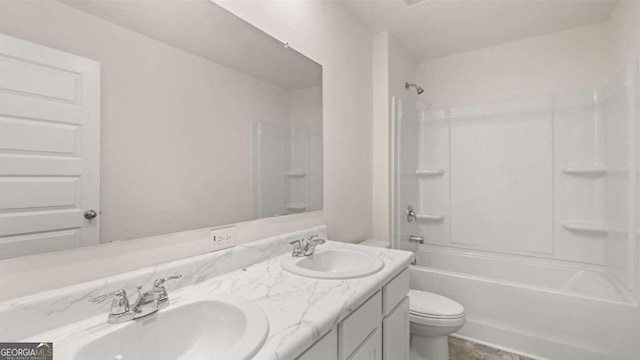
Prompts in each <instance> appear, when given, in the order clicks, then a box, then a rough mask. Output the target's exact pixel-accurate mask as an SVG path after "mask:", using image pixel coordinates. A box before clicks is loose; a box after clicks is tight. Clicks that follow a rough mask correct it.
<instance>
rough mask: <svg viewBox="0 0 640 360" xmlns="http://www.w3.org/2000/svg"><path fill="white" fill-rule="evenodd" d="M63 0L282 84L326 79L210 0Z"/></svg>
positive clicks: (295, 86) (317, 67)
mask: <svg viewBox="0 0 640 360" xmlns="http://www.w3.org/2000/svg"><path fill="white" fill-rule="evenodd" d="M62 1H63V2H64V3H66V4H68V5H70V6H73V7H75V8H77V9H80V10H82V11H85V12H87V13H90V14H92V15H95V16H97V17H100V18H102V19H104V20H107V21H109V22H112V23H115V24H118V25H120V26H123V27H125V28H128V29H130V30H133V31H135V32H138V33H140V34H143V35H146V36H148V37H150V38H153V39H156V40H158V41H161V42H163V43H165V44H168V45H171V46H173V47H176V48H178V49H181V50H184V51H187V52H189V53H192V54H194V55H197V56H200V57H203V58H205V59H207V60H210V61H213V62H216V63H218V64H221V65H224V66H226V67H229V68H232V69H235V70H237V71H239V72H241V73H244V74H247V75H250V76H252V77H255V78H258V79H261V80H263V81H266V82H269V83H271V84H274V85H276V86H278V87H281V88H283V89H287V90H297V89H304V88H308V87H311V86H314V85H318V84H321V83H322V67H321V66H320V65H319V64H317V63H315V62H313V61H312V60H310V59H308V58H307V57H305V56H304V55H301V54H300V53H298V52H296V51H294V50H293V49H291V48H285V47H284V46H283V44H282V43H280V42H279V41H278V40H276V39H274V38H273V37H271V36H269V35H267V34H266V33H264V32H262V31H261V30H259V29H258V28H256V27H254V26H253V25H250V24H248V23H247V22H245V21H244V20H242V19H240V18H239V17H237V16H235V15H233V14H232V13H230V12H228V11H227V10H225V9H223V8H222V7H220V6H218V5H216V4H214V3H212V2H211V1H210V0H189V1H157V0H138V1H103V0H62ZM230 35H232V36H230Z"/></svg>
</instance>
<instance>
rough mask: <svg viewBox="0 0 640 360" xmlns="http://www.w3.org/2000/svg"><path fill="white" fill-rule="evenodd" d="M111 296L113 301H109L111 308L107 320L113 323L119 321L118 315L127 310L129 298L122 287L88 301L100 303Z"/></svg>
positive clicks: (125, 312) (123, 313) (120, 315)
mask: <svg viewBox="0 0 640 360" xmlns="http://www.w3.org/2000/svg"><path fill="white" fill-rule="evenodd" d="M111 298H113V301H112V302H111V310H110V311H109V322H110V323H114V324H115V323H116V322H117V321H119V318H120V317H122V316H123V315H125V314H127V313H128V312H129V298H127V292H126V291H125V290H124V289H120V290H116V291H114V292H110V293H108V294H104V295H100V296H98V297H95V298H93V299H90V300H89V301H90V302H93V303H101V302H103V301H105V300H107V299H111ZM112 318H113V319H112Z"/></svg>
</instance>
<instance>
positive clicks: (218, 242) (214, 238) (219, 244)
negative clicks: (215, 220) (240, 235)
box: [209, 225, 238, 251]
mask: <svg viewBox="0 0 640 360" xmlns="http://www.w3.org/2000/svg"><path fill="white" fill-rule="evenodd" d="M237 243H238V242H237V238H236V226H235V225H232V226H218V227H215V228H211V232H210V234H209V251H218V250H222V249H227V248H230V247H234V246H236V245H237Z"/></svg>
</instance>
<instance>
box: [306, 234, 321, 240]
mask: <svg viewBox="0 0 640 360" xmlns="http://www.w3.org/2000/svg"><path fill="white" fill-rule="evenodd" d="M319 237H320V236H319V235H318V234H315V235H309V236H307V240H313V239H317V238H319Z"/></svg>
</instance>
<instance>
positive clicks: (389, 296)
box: [382, 269, 409, 316]
mask: <svg viewBox="0 0 640 360" xmlns="http://www.w3.org/2000/svg"><path fill="white" fill-rule="evenodd" d="M408 293H409V269H404V270H403V271H402V272H401V273H400V274H398V275H397V276H396V277H395V278H393V280H391V281H389V282H388V283H387V285H385V286H384V287H383V288H382V304H383V307H384V309H383V311H384V315H385V316H386V315H389V313H390V312H391V311H392V310H393V309H395V307H396V306H397V305H398V304H399V303H400V301H402V299H404V297H405V296H407V294H408Z"/></svg>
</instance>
